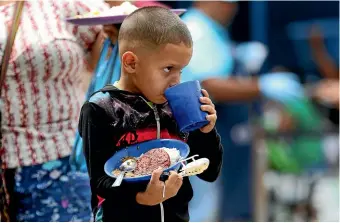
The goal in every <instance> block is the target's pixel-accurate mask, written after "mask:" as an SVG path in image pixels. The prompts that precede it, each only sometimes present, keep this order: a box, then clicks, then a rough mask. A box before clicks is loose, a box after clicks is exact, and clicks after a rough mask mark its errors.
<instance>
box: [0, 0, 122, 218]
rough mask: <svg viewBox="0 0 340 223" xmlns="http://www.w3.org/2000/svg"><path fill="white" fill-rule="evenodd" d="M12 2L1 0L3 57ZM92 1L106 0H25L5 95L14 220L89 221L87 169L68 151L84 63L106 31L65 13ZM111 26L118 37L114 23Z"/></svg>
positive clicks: (5, 148)
mask: <svg viewBox="0 0 340 223" xmlns="http://www.w3.org/2000/svg"><path fill="white" fill-rule="evenodd" d="M15 2H16V1H1V2H0V60H1V59H2V57H3V53H4V49H5V44H6V39H7V37H8V36H7V35H8V32H9V30H10V25H11V23H12V16H13V12H14V9H15V6H16V4H15ZM92 8H96V9H100V10H104V9H107V8H108V6H107V5H106V4H105V3H104V2H103V1H78V0H72V1H66V0H65V1H52V0H49V1H46V0H45V1H43V0H37V1H25V2H24V6H23V12H22V15H21V23H20V25H19V28H18V31H17V35H16V39H15V42H14V45H13V51H12V54H11V58H10V61H9V66H8V72H7V74H6V77H5V82H4V86H3V91H2V95H1V98H2V99H3V107H2V114H3V118H2V126H1V128H2V133H3V144H2V148H1V151H0V154H1V168H2V171H3V177H2V180H3V182H2V183H1V182H0V185H3V186H5V189H6V190H5V192H6V194H5V195H6V197H7V198H9V201H8V202H9V213H7V214H9V217H10V220H11V221H41V222H45V221H90V218H91V209H90V198H91V195H90V187H89V180H88V176H87V174H83V173H78V172H73V171H71V168H70V165H69V155H70V153H71V148H72V145H73V142H74V136H75V131H76V127H77V122H78V115H79V112H80V106H81V104H82V103H83V101H84V96H85V94H84V93H85V92H84V91H83V89H82V86H81V82H82V78H83V70H85V69H89V70H93V69H94V68H95V65H96V63H97V60H98V57H99V53H100V47H101V45H102V41H103V38H104V36H106V35H107V34H104V32H103V31H102V28H101V27H99V26H98V27H89V26H81V27H80V26H79V27H77V26H74V25H71V24H67V23H66V22H65V18H67V17H72V16H75V15H77V14H84V13H87V12H90V11H91V9H92ZM107 30H110V33H109V36H110V37H112V41H115V39H116V36H117V35H116V34H117V33H115V29H114V27H113V26H107ZM0 208H3V205H1V207H0ZM6 216H7V215H6ZM2 220H5V219H4V218H3V219H2Z"/></svg>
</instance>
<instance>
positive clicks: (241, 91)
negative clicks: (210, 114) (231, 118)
mask: <svg viewBox="0 0 340 223" xmlns="http://www.w3.org/2000/svg"><path fill="white" fill-rule="evenodd" d="M201 84H202V87H203V88H204V89H206V90H207V91H208V92H209V95H210V96H211V98H212V99H213V100H214V101H216V102H229V101H248V100H253V99H255V98H257V97H259V96H260V89H259V85H258V81H257V79H256V78H251V79H250V78H242V79H240V78H237V79H236V78H233V77H229V78H226V79H222V78H211V79H207V80H203V81H201Z"/></svg>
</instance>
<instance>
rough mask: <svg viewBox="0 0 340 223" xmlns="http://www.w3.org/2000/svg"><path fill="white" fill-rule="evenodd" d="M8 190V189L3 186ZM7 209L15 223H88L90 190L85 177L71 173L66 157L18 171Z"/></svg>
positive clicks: (82, 174) (16, 171)
mask: <svg viewBox="0 0 340 223" xmlns="http://www.w3.org/2000/svg"><path fill="white" fill-rule="evenodd" d="M7 186H9V185H7ZM13 186H14V191H13V194H12V195H11V196H10V197H11V198H10V202H11V205H10V208H11V212H13V208H14V209H15V215H16V219H15V220H16V221H20V222H21V221H23V222H27V221H29V222H49V221H54V222H57V221H58V222H69V221H73V222H74V221H76V222H80V221H86V222H89V221H91V219H92V218H91V215H92V214H91V190H90V184H89V177H88V175H87V173H82V172H76V171H73V170H72V169H71V166H70V164H69V157H65V158H62V159H59V160H54V161H50V162H47V163H44V164H41V165H35V166H28V167H22V168H18V169H16V170H15V173H14V185H13Z"/></svg>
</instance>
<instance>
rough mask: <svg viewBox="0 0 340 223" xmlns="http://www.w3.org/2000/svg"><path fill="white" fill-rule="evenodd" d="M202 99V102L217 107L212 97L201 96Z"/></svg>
mask: <svg viewBox="0 0 340 223" xmlns="http://www.w3.org/2000/svg"><path fill="white" fill-rule="evenodd" d="M200 101H201V103H202V104H206V105H211V106H213V107H215V105H214V104H213V103H212V101H211V99H210V98H208V97H201V98H200Z"/></svg>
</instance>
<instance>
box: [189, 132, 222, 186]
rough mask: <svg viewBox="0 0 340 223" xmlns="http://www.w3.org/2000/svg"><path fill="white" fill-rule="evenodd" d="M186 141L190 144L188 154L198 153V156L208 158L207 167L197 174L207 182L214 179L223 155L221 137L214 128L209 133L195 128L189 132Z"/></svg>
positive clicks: (219, 168)
mask: <svg viewBox="0 0 340 223" xmlns="http://www.w3.org/2000/svg"><path fill="white" fill-rule="evenodd" d="M187 143H188V145H189V146H190V155H189V156H193V155H196V154H198V155H199V157H198V158H208V159H209V160H210V164H209V167H208V169H207V170H206V171H204V172H203V173H201V174H199V175H197V176H198V177H199V178H201V179H202V180H205V181H208V182H213V181H215V180H216V179H217V177H218V176H219V173H220V171H221V167H222V156H223V147H222V144H221V138H220V136H219V135H218V133H217V131H216V129H213V130H212V131H211V132H209V133H202V132H201V131H200V130H196V131H194V132H192V133H190V134H189V137H188V142H187Z"/></svg>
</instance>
